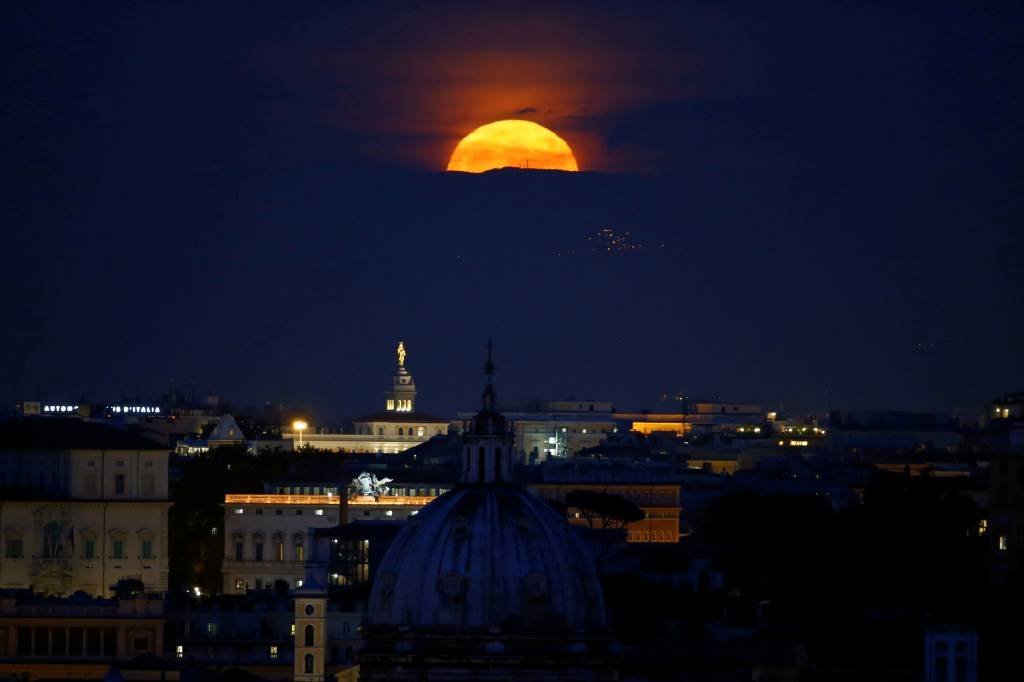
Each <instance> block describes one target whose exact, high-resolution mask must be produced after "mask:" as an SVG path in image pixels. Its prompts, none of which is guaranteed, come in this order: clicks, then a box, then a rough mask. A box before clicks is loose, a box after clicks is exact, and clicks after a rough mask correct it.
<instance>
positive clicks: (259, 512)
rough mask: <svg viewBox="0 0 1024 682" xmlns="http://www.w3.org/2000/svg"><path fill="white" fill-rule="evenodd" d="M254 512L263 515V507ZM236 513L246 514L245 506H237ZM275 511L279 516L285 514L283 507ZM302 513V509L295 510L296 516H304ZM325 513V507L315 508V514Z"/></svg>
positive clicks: (321, 514)
mask: <svg viewBox="0 0 1024 682" xmlns="http://www.w3.org/2000/svg"><path fill="white" fill-rule="evenodd" d="M252 512H253V514H255V515H256V516H262V515H263V510H262V509H254V510H252ZM235 513H236V514H244V513H245V508H244V507H235ZM274 513H275V514H276V515H277V516H281V515H282V514H284V510H282V509H275V510H274ZM302 513H303V511H302V509H296V510H295V515H296V516H302ZM323 515H324V510H323V509H319V508H318V509H314V510H313V516H323Z"/></svg>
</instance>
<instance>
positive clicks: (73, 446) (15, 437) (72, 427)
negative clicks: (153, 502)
mask: <svg viewBox="0 0 1024 682" xmlns="http://www.w3.org/2000/svg"><path fill="white" fill-rule="evenodd" d="M169 449H170V448H168V447H167V446H166V445H163V444H161V443H158V442H156V441H153V440H149V439H147V438H143V437H141V436H139V435H137V434H134V433H131V432H128V431H122V430H121V429H116V428H114V427H112V426H107V425H106V424H101V423H98V422H90V421H85V420H82V419H78V418H61V417H13V418H11V419H7V420H4V421H0V450H169Z"/></svg>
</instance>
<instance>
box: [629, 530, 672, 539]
mask: <svg viewBox="0 0 1024 682" xmlns="http://www.w3.org/2000/svg"><path fill="white" fill-rule="evenodd" d="M626 539H627V541H628V542H676V541H677V540H678V539H679V536H678V534H677V533H672V532H670V531H667V530H631V531H628V532H627V534H626Z"/></svg>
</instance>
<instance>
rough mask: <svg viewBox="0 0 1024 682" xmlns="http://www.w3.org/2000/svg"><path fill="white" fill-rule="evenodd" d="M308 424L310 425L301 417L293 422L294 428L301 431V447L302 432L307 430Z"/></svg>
mask: <svg viewBox="0 0 1024 682" xmlns="http://www.w3.org/2000/svg"><path fill="white" fill-rule="evenodd" d="M307 426H309V424H307V423H306V422H304V421H302V420H301V419H297V420H295V421H293V422H292V428H293V429H295V430H296V431H298V432H299V447H300V448H301V447H302V432H303V431H305V430H306V427H307Z"/></svg>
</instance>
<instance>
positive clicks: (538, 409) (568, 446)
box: [459, 400, 615, 464]
mask: <svg viewBox="0 0 1024 682" xmlns="http://www.w3.org/2000/svg"><path fill="white" fill-rule="evenodd" d="M614 410H615V407H614V406H613V405H612V403H608V402H599V401H593V400H544V401H529V402H523V403H509V404H507V405H504V406H503V414H504V415H505V416H506V418H507V419H509V420H511V421H512V424H513V429H514V433H515V454H516V458H517V461H519V462H525V463H533V464H536V463H540V462H544V461H546V460H547V459H548V458H558V457H570V456H572V455H573V454H575V453H576V452H579V451H580V450H583V449H586V448H591V447H594V446H596V445H598V444H599V443H601V442H602V441H603V440H604V439H605V438H606V437H607V436H608V434H610V433H612V432H613V431H614V430H615V418H614V416H613V412H614ZM473 415H474V413H473V412H460V413H459V419H461V420H462V421H463V422H468V421H469V420H470V419H471V418H472V417H473Z"/></svg>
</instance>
